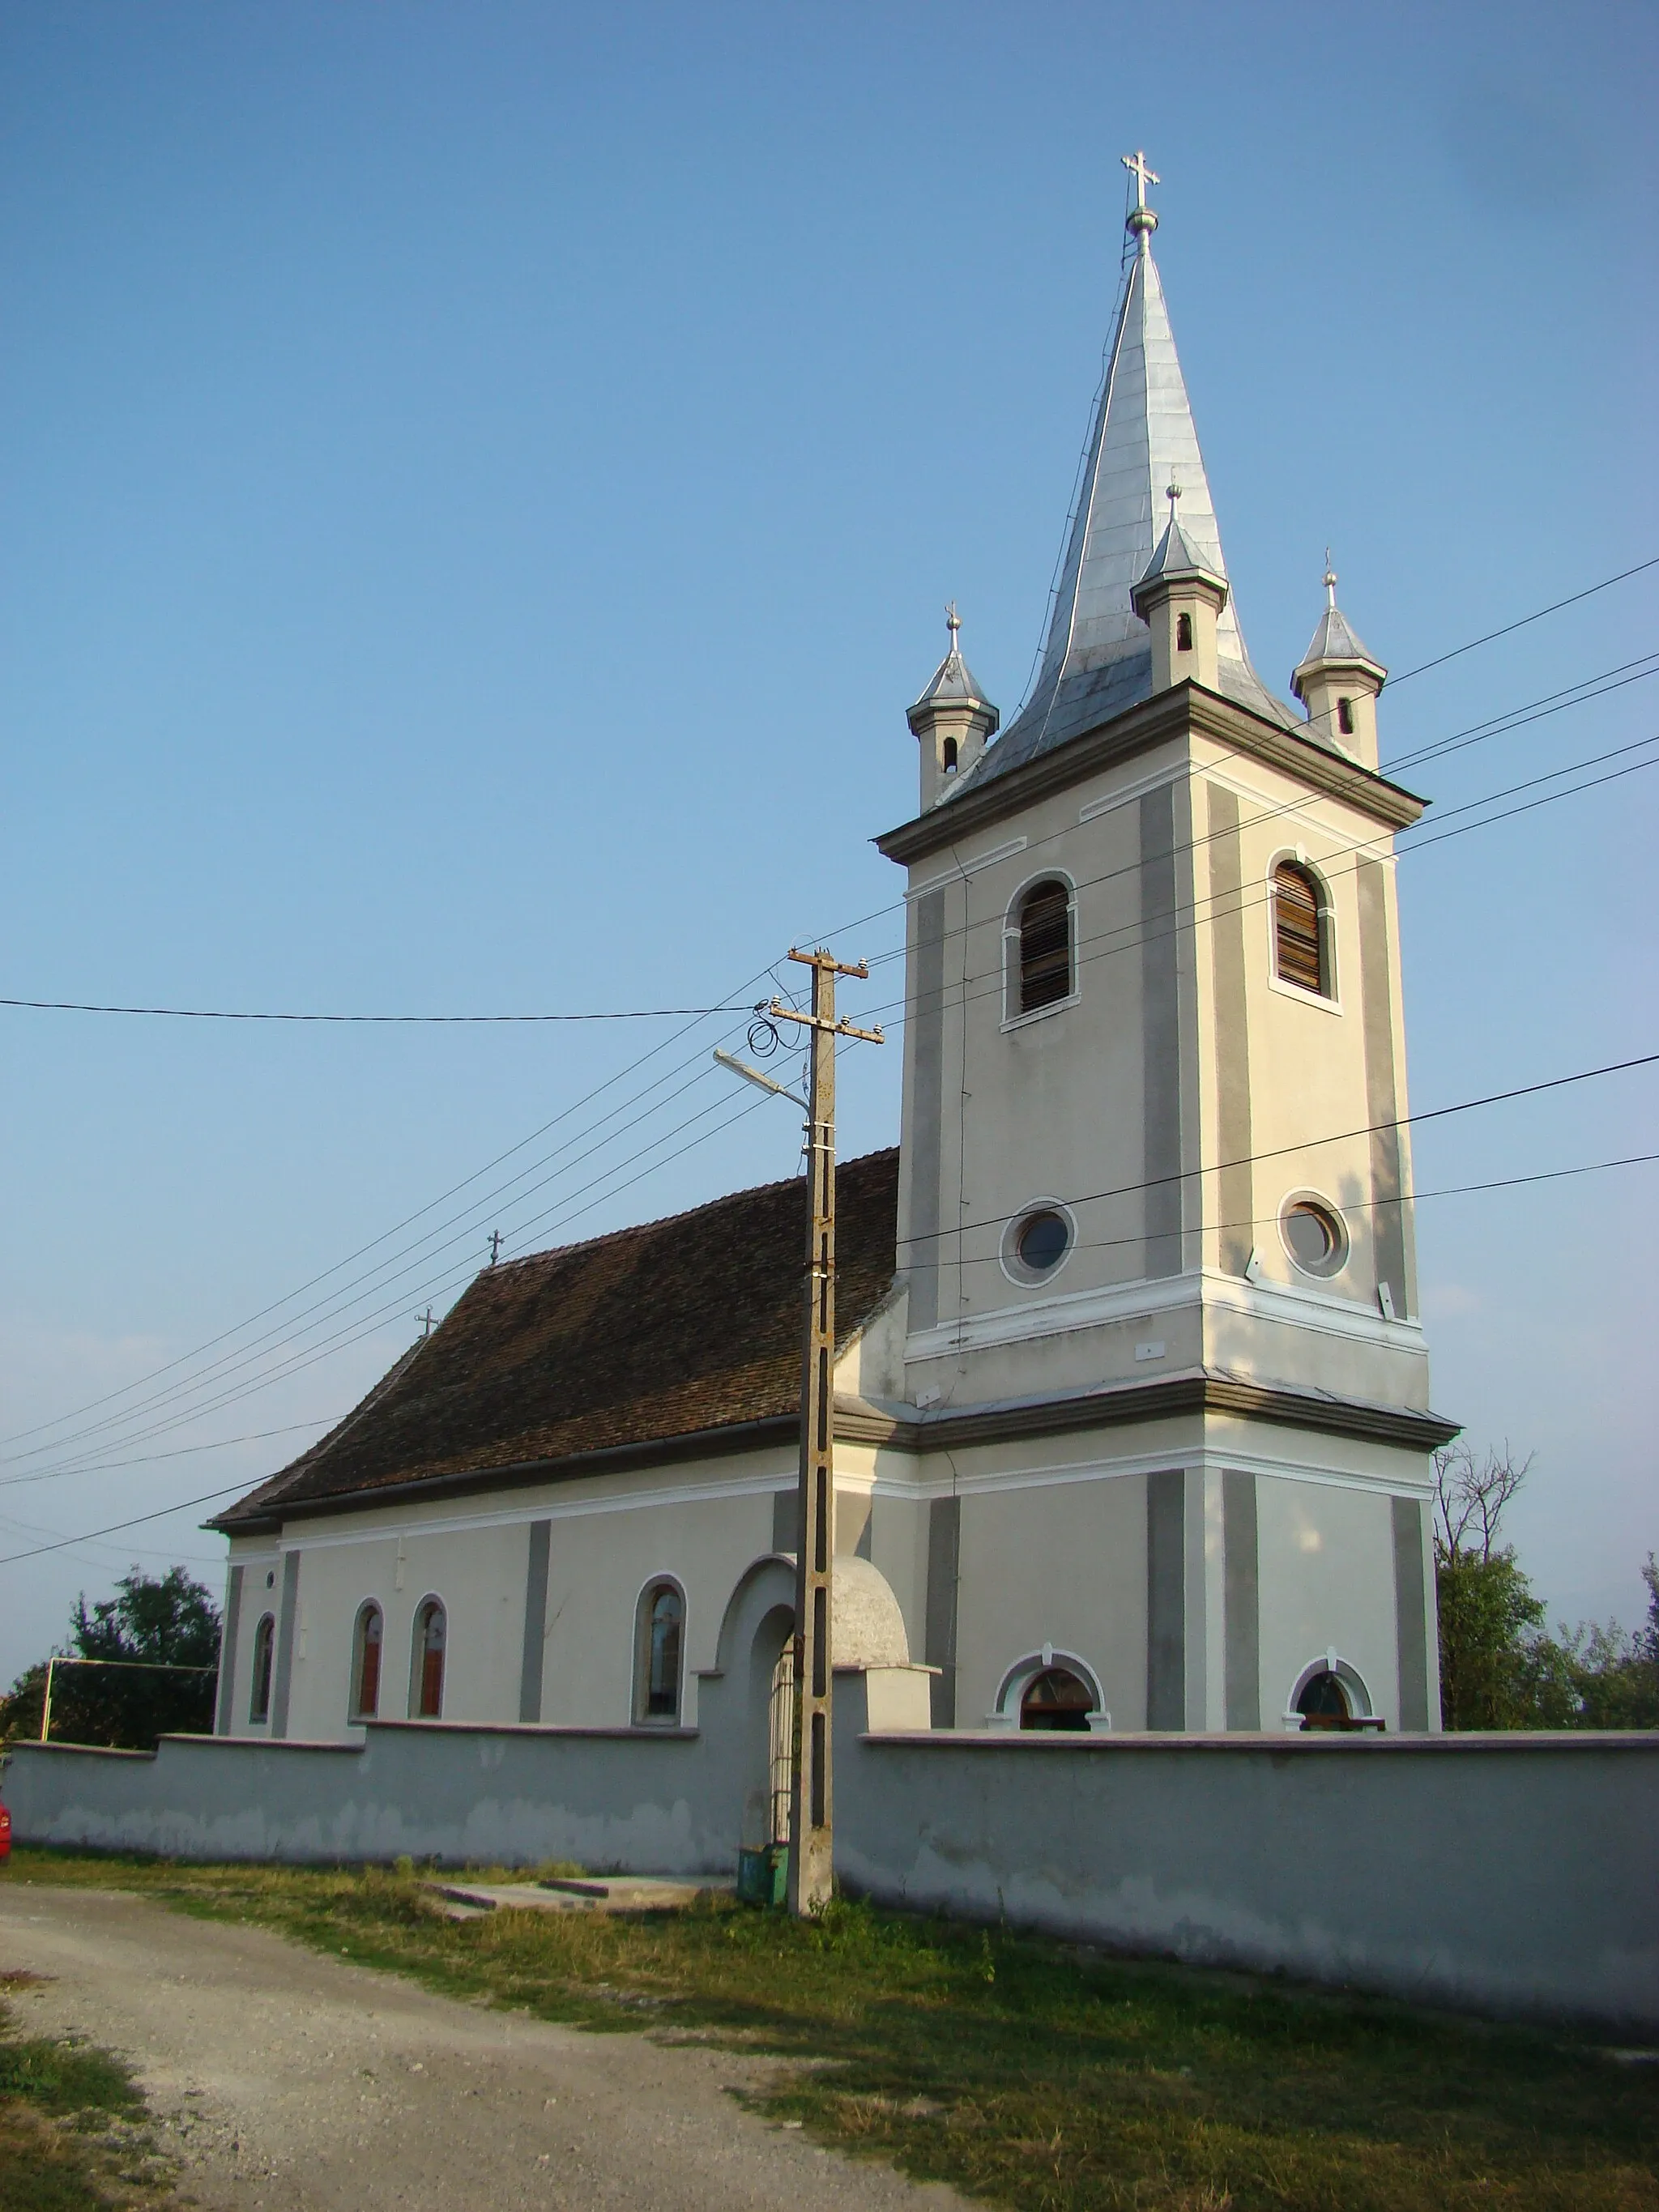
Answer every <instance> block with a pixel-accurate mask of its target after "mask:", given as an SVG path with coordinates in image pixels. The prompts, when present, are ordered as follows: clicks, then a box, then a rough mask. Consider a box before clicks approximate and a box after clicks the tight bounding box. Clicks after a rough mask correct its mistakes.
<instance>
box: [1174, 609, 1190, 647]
mask: <svg viewBox="0 0 1659 2212" xmlns="http://www.w3.org/2000/svg"><path fill="white" fill-rule="evenodd" d="M1192 649H1193V618H1192V617H1191V616H1190V615H1177V616H1176V652H1177V653H1190V652H1191V651H1192Z"/></svg>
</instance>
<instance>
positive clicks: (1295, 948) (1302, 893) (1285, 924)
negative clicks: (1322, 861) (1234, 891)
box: [1273, 860, 1325, 996]
mask: <svg viewBox="0 0 1659 2212" xmlns="http://www.w3.org/2000/svg"><path fill="white" fill-rule="evenodd" d="M1273 923H1274V941H1275V945H1276V947H1277V951H1278V958H1279V977H1280V979H1281V981H1284V982H1286V983H1299V984H1300V985H1301V987H1302V988H1303V989H1304V991H1317V992H1318V993H1319V994H1320V995H1321V996H1323V995H1324V992H1325V975H1324V963H1323V961H1322V959H1321V957H1320V946H1319V895H1318V893H1317V892H1316V890H1315V889H1314V887H1313V884H1312V882H1311V881H1310V878H1308V877H1307V876H1306V875H1305V874H1304V872H1303V871H1302V870H1301V869H1300V868H1297V867H1293V866H1291V863H1290V862H1289V861H1288V860H1285V861H1283V862H1281V864H1280V865H1279V866H1278V867H1277V868H1275V869H1274V871H1273Z"/></svg>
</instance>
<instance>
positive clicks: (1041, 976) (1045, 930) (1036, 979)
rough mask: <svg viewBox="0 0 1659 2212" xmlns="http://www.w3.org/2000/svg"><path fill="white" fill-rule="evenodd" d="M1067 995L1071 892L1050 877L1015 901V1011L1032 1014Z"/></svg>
mask: <svg viewBox="0 0 1659 2212" xmlns="http://www.w3.org/2000/svg"><path fill="white" fill-rule="evenodd" d="M1071 995H1072V894H1071V892H1070V890H1068V889H1067V887H1066V884H1063V883H1060V882H1057V881H1056V880H1055V879H1054V878H1052V877H1051V878H1048V880H1047V881H1045V882H1043V883H1040V884H1032V886H1031V888H1030V890H1029V891H1027V892H1026V894H1025V896H1024V898H1023V899H1021V901H1020V902H1019V1008H1018V1011H1019V1012H1021V1013H1022V1014H1034V1013H1036V1011H1037V1010H1038V1008H1039V1007H1041V1006H1053V1005H1054V1003H1055V1002H1056V1000H1060V999H1069V998H1070V997H1071Z"/></svg>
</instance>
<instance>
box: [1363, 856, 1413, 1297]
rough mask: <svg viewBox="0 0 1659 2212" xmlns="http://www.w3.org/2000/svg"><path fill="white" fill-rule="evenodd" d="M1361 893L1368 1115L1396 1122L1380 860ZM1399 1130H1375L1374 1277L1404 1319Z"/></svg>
mask: <svg viewBox="0 0 1659 2212" xmlns="http://www.w3.org/2000/svg"><path fill="white" fill-rule="evenodd" d="M1357 884H1358V894H1359V995H1360V1004H1361V1010H1362V1013H1363V1017H1364V1036H1365V1118H1366V1120H1367V1121H1370V1122H1373V1123H1376V1122H1385V1123H1389V1124H1392V1123H1393V1122H1394V1121H1395V1116H1396V1115H1398V1114H1399V1111H1400V1106H1399V1086H1398V1084H1397V1081H1396V1079H1395V1065H1394V994H1393V991H1392V988H1391V987H1390V982H1389V966H1390V961H1389V901H1388V884H1387V879H1386V878H1385V876H1384V874H1383V866H1382V863H1381V862H1380V861H1378V860H1362V861H1361V862H1360V863H1359V866H1358V874H1357ZM1400 1194H1401V1175H1400V1132H1399V1129H1398V1128H1397V1127H1392V1126H1390V1127H1383V1128H1376V1127H1374V1128H1373V1129H1372V1131H1371V1200H1372V1205H1371V1241H1372V1248H1373V1249H1374V1251H1375V1253H1376V1279H1377V1283H1378V1285H1382V1284H1383V1283H1386V1284H1387V1285H1388V1286H1389V1296H1390V1297H1392V1299H1393V1301H1394V1310H1395V1313H1396V1314H1398V1315H1399V1316H1400V1317H1401V1319H1402V1320H1403V1319H1404V1318H1405V1316H1406V1312H1407V1300H1406V1225H1405V1221H1404V1219H1403V1211H1404V1209H1403V1206H1402V1204H1401V1195H1400Z"/></svg>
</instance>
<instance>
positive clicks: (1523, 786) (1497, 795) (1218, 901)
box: [868, 735, 1659, 1023]
mask: <svg viewBox="0 0 1659 2212" xmlns="http://www.w3.org/2000/svg"><path fill="white" fill-rule="evenodd" d="M1652 744H1659V735H1656V736H1655V737H1650V738H1638V739H1636V740H1635V741H1634V742H1633V743H1632V744H1631V745H1628V746H1617V747H1615V748H1614V749H1613V751H1612V752H1609V753H1598V754H1595V755H1593V756H1592V757H1590V758H1589V759H1587V760H1583V761H1576V762H1573V763H1570V764H1569V765H1568V766H1567V767H1565V768H1562V769H1553V770H1551V771H1550V772H1549V774H1548V775H1543V776H1534V777H1531V778H1528V781H1526V782H1524V783H1519V784H1510V785H1509V786H1507V787H1505V788H1504V790H1502V791H1496V792H1489V793H1486V794H1485V795H1484V796H1483V797H1482V798H1480V799H1470V800H1469V801H1468V803H1467V805H1464V806H1461V807H1454V808H1451V809H1449V810H1448V811H1447V812H1446V813H1445V814H1443V815H1442V816H1441V817H1440V819H1441V820H1442V821H1451V820H1454V819H1455V817H1456V816H1457V815H1458V814H1462V813H1472V812H1474V811H1475V809H1477V808H1479V807H1483V806H1490V805H1495V804H1496V802H1497V801H1498V799H1505V798H1509V797H1510V796H1512V795H1513V794H1514V793H1517V792H1521V791H1525V790H1528V789H1531V788H1532V787H1534V786H1535V785H1537V784H1539V783H1547V782H1552V781H1554V780H1555V779H1556V778H1557V777H1559V776H1563V775H1574V774H1576V773H1577V771H1578V770H1579V769H1583V768H1589V767H1595V766H1596V765H1598V764H1599V763H1601V762H1602V761H1606V760H1612V759H1614V758H1616V757H1618V756H1619V755H1620V753H1624V752H1627V751H1635V750H1640V749H1641V748H1642V747H1644V746H1648V745H1652ZM1656 766H1659V755H1655V756H1653V757H1650V758H1649V759H1647V760H1644V761H1637V762H1635V763H1632V765H1631V766H1630V767H1629V768H1626V769H1615V770H1613V772H1612V773H1611V774H1610V775H1605V776H1593V777H1590V778H1589V780H1588V781H1585V782H1583V783H1579V784H1573V785H1571V786H1570V787H1568V788H1567V789H1566V790H1565V791H1558V792H1552V793H1547V795H1546V796H1545V797H1544V798H1542V799H1534V800H1532V801H1530V802H1529V803H1528V805H1524V806H1516V807H1510V808H1509V809H1507V810H1506V811H1504V813H1502V814H1494V815H1490V816H1487V817H1483V818H1482V819H1481V820H1480V821H1478V822H1466V823H1462V824H1460V825H1459V827H1458V828H1456V829H1442V830H1440V831H1438V832H1437V834H1436V835H1435V836H1431V837H1421V838H1419V839H1418V840H1417V841H1416V842H1414V843H1413V844H1409V845H1401V846H1399V847H1397V848H1396V851H1397V854H1398V857H1399V858H1400V859H1401V860H1408V859H1410V857H1411V856H1412V854H1413V853H1419V852H1423V851H1425V850H1426V849H1427V848H1428V847H1430V846H1431V845H1439V844H1443V843H1445V842H1447V841H1448V840H1449V839H1450V838H1453V837H1465V836H1469V835H1470V834H1471V833H1472V832H1474V830H1477V829H1487V828H1490V827H1492V825H1493V824H1495V823H1498V822H1506V821H1509V820H1510V818H1511V817H1513V816H1515V815H1517V814H1526V813H1530V812H1532V811H1534V809H1535V808H1537V807H1540V806H1548V805H1553V804H1554V803H1555V801H1556V800H1557V799H1572V798H1576V797H1577V794H1578V793H1580V792H1583V791H1593V790H1595V788H1596V787H1598V786H1599V785H1601V784H1603V783H1611V782H1613V781H1617V780H1618V779H1619V778H1620V776H1624V775H1634V774H1637V773H1639V772H1640V771H1641V770H1642V769H1648V768H1652V767H1656ZM1241 826H1247V825H1241ZM1198 842H1207V840H1192V841H1189V842H1188V843H1187V844H1185V845H1180V846H1175V847H1172V848H1170V850H1171V852H1172V854H1173V853H1180V852H1185V851H1189V850H1191V849H1192V846H1193V845H1194V843H1198ZM1376 842H1377V841H1376V839H1375V838H1364V839H1359V840H1357V841H1356V842H1354V843H1352V844H1350V845H1339V846H1336V847H1334V848H1333V850H1332V851H1331V852H1329V853H1328V854H1322V856H1321V858H1320V860H1319V862H1318V866H1319V868H1320V872H1321V874H1322V876H1323V877H1324V878H1325V879H1326V881H1327V882H1328V883H1334V882H1336V881H1337V880H1339V879H1340V878H1341V877H1343V876H1348V875H1352V874H1355V873H1356V872H1358V868H1359V867H1360V866H1362V865H1363V860H1364V854H1367V853H1368V852H1370V850H1371V848H1373V846H1374V845H1375V844H1376ZM1347 854H1355V855H1358V856H1359V857H1358V858H1356V859H1355V860H1354V863H1353V866H1352V867H1347V868H1336V867H1333V866H1331V865H1330V864H1331V862H1332V861H1334V860H1340V859H1342V858H1344V857H1345V856H1346V855H1347ZM1137 873H1139V861H1136V862H1134V863H1133V864H1132V865H1131V866H1129V867H1127V868H1116V869H1112V870H1110V871H1109V872H1107V874H1105V875H1103V876H1100V877H1092V878H1084V879H1083V881H1082V882H1080V883H1079V884H1077V885H1076V886H1075V889H1077V890H1089V889H1091V888H1092V887H1093V886H1094V885H1095V884H1099V883H1106V882H1110V881H1112V880H1113V879H1114V878H1117V877H1121V876H1122V875H1125V874H1137ZM1272 898H1273V887H1272V886H1271V884H1269V885H1267V886H1266V887H1263V888H1259V889H1258V890H1255V891H1254V892H1252V894H1251V895H1250V896H1249V897H1245V896H1242V895H1241V894H1240V893H1238V892H1236V891H1232V890H1226V891H1218V892H1215V893H1212V894H1211V895H1210V896H1208V897H1207V898H1204V899H1186V900H1182V901H1181V902H1178V903H1177V904H1176V905H1175V906H1173V907H1170V908H1167V909H1166V910H1165V911H1164V912H1163V913H1161V914H1159V915H1158V916H1157V917H1155V919H1156V921H1157V923H1158V925H1159V926H1158V927H1152V925H1150V924H1148V923H1146V922H1141V921H1134V922H1123V923H1121V924H1119V925H1118V926H1117V927H1115V928H1112V929H1106V930H1100V931H1097V933H1095V934H1094V935H1093V936H1092V937H1085V938H1079V939H1078V941H1077V945H1076V946H1075V948H1074V950H1075V953H1076V960H1077V965H1078V967H1079V969H1082V968H1085V967H1087V966H1090V965H1091V964H1092V963H1094V962H1095V961H1097V960H1109V959H1115V958H1116V957H1118V956H1119V955H1121V954H1123V953H1128V952H1133V951H1138V950H1139V948H1140V947H1142V946H1143V945H1152V944H1157V943H1159V942H1160V941H1162V940H1163V939H1165V938H1168V937H1171V936H1175V935H1177V934H1178V933H1180V931H1181V930H1182V929H1183V928H1191V927H1199V926H1201V925H1202V924H1204V923H1206V922H1213V921H1215V920H1216V919H1217V917H1218V915H1234V914H1248V913H1249V912H1251V911H1252V910H1253V909H1255V908H1260V907H1263V906H1266V905H1267V904H1268V903H1269V902H1271V900H1272ZM1003 920H1004V917H1003V915H1001V914H1000V913H992V914H988V915H981V916H979V917H978V918H977V919H975V920H973V921H969V922H967V923H965V924H963V927H961V928H959V929H952V930H947V931H945V932H944V933H941V937H940V939H939V942H941V943H947V942H949V941H951V939H955V938H958V937H965V936H967V935H968V934H969V932H970V931H972V930H975V929H982V928H985V927H989V926H990V925H991V924H992V923H998V924H1000V923H1001V922H1002V921H1003ZM1112 939H1115V940H1119V941H1117V942H1109V940H1112ZM1090 945H1094V946H1097V947H1099V948H1101V949H1099V950H1097V951H1087V950H1085V948H1086V947H1088V946H1090ZM903 951H904V948H903V946H902V945H901V946H898V947H896V948H895V949H894V950H892V951H888V952H884V953H878V954H876V955H874V956H873V957H872V960H871V963H870V965H871V966H872V968H876V967H882V966H884V965H886V964H888V963H890V962H891V961H893V960H896V959H898V958H900V957H902V955H903ZM968 980H969V979H964V981H963V985H961V986H960V987H952V995H951V1004H952V1005H953V1006H972V1005H975V1003H977V1001H978V1000H981V999H985V998H995V997H996V996H998V995H999V994H1000V992H1001V991H1002V988H1003V982H1002V977H1001V975H1000V970H996V969H993V970H991V971H990V972H989V974H988V975H987V977H986V978H985V979H982V980H981V979H973V980H980V981H981V987H980V988H978V989H975V990H969V988H968V987H967V981H968ZM907 1005H908V1001H907V1000H900V999H890V1000H884V1002H883V1003H882V1004H880V1005H878V1006H873V1007H872V1008H870V1009H869V1010H868V1011H869V1012H872V1013H873V1014H882V1015H885V1016H887V1017H889V1018H890V1019H891V1020H892V1021H893V1022H895V1023H900V1022H902V1021H903V1020H904V1019H906V1018H908V1017H907V1015H906V1013H905V1012H904V1009H905V1008H906V1006H907Z"/></svg>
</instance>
